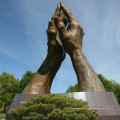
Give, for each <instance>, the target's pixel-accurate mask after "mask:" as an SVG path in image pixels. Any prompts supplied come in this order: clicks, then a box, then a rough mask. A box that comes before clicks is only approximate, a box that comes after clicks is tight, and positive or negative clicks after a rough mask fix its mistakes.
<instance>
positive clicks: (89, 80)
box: [54, 2, 105, 91]
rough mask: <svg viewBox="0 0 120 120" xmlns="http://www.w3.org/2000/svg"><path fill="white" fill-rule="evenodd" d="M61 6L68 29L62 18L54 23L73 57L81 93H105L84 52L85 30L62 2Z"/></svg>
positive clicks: (64, 45) (66, 49)
mask: <svg viewBox="0 0 120 120" xmlns="http://www.w3.org/2000/svg"><path fill="white" fill-rule="evenodd" d="M60 5H61V9H62V11H63V12H64V14H65V16H66V18H67V20H68V28H67V29H66V27H65V25H64V23H63V22H62V20H61V19H60V17H55V19H54V21H55V25H56V27H57V29H58V31H59V33H60V38H61V40H62V43H63V47H64V49H65V51H66V52H67V53H68V54H69V55H70V57H71V60H72V64H73V67H74V69H75V72H76V75H77V79H78V85H79V91H104V90H105V89H104V86H103V85H102V83H101V82H100V80H99V78H98V77H97V75H96V73H95V72H94V70H93V69H92V67H91V66H90V64H89V62H88V61H87V59H86V57H85V56H84V54H83V52H82V40H83V35H84V32H83V28H82V27H81V26H80V24H79V23H78V21H77V20H76V18H75V17H74V16H73V15H72V13H71V12H70V11H69V10H68V9H67V8H66V7H65V6H64V5H63V3H62V2H60Z"/></svg>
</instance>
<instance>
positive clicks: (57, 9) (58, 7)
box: [51, 3, 61, 20]
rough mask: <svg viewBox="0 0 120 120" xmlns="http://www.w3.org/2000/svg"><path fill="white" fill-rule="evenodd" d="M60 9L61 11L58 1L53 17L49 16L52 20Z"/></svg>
mask: <svg viewBox="0 0 120 120" xmlns="http://www.w3.org/2000/svg"><path fill="white" fill-rule="evenodd" d="M60 11H61V8H60V3H58V4H57V8H56V10H55V13H54V15H53V17H52V18H51V20H54V18H55V17H56V16H58V15H59V14H60Z"/></svg>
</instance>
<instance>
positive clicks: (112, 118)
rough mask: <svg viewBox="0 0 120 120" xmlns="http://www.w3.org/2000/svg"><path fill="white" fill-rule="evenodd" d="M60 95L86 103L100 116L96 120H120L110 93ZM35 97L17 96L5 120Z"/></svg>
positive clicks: (119, 111)
mask: <svg viewBox="0 0 120 120" xmlns="http://www.w3.org/2000/svg"><path fill="white" fill-rule="evenodd" d="M60 94H61V95H64V96H67V97H73V98H75V99H82V100H84V101H87V102H88V106H89V107H90V109H96V110H97V111H98V113H99V114H100V116H99V117H98V120H120V106H119V104H118V102H117V100H116V99H115V96H114V94H113V93H112V92H74V93H60ZM35 96H36V94H17V95H16V96H15V98H14V100H13V102H12V104H11V106H10V109H9V110H8V113H7V117H6V118H7V120H11V119H12V116H11V111H12V110H13V109H15V108H17V107H19V106H20V105H21V104H22V103H25V102H26V101H29V100H30V99H31V98H32V97H35Z"/></svg>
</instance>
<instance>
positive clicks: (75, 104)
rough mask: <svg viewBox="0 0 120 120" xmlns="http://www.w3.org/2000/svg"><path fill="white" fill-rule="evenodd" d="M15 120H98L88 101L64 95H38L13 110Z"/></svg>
mask: <svg viewBox="0 0 120 120" xmlns="http://www.w3.org/2000/svg"><path fill="white" fill-rule="evenodd" d="M12 115H13V116H14V118H13V120H97V117H98V113H97V111H96V110H91V109H89V107H88V104H87V102H84V101H82V100H75V99H74V98H69V97H66V96H62V95H57V94H50V95H47V96H45V95H42V96H36V97H35V98H32V99H31V101H28V102H26V103H23V104H22V105H21V106H20V107H19V108H17V109H15V110H13V111H12Z"/></svg>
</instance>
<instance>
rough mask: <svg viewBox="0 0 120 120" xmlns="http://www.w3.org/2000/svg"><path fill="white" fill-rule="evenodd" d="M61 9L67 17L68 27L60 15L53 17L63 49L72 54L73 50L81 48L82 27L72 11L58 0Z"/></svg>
mask: <svg viewBox="0 0 120 120" xmlns="http://www.w3.org/2000/svg"><path fill="white" fill-rule="evenodd" d="M60 5H61V9H62V11H63V12H64V14H65V15H66V17H67V20H68V28H67V29H66V27H65V25H64V23H63V22H62V20H61V18H60V17H58V16H57V17H55V19H54V20H55V25H56V27H57V29H58V31H59V33H60V36H61V37H60V38H61V40H62V43H63V46H64V49H65V51H66V52H67V53H68V54H69V55H72V54H73V53H74V52H76V51H79V50H81V48H82V40H83V35H84V32H83V28H82V27H81V26H80V24H79V23H78V21H77V20H76V18H75V17H74V16H73V15H72V13H71V12H70V11H69V10H68V9H67V8H66V7H65V6H64V5H63V3H62V2H60Z"/></svg>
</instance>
